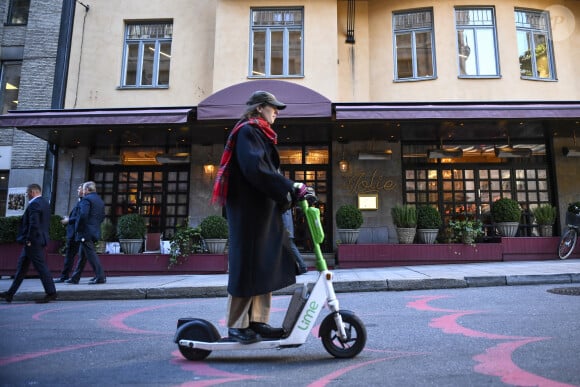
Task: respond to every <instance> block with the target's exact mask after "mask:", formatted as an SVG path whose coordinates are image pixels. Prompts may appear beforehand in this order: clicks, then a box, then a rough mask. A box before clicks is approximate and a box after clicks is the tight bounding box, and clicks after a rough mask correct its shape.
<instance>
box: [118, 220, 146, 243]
mask: <svg viewBox="0 0 580 387" xmlns="http://www.w3.org/2000/svg"><path fill="white" fill-rule="evenodd" d="M146 233H147V225H146V224H145V219H143V217H142V216H141V215H139V214H127V215H123V216H121V217H120V218H119V220H117V236H118V237H119V239H143V238H145V234H146Z"/></svg>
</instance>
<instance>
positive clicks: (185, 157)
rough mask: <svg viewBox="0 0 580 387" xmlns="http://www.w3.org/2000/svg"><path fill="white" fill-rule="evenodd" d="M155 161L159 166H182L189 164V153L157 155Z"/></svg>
mask: <svg viewBox="0 0 580 387" xmlns="http://www.w3.org/2000/svg"><path fill="white" fill-rule="evenodd" d="M155 160H156V161H157V162H158V163H161V164H184V163H189V153H187V152H182V153H159V154H158V155H157V156H155Z"/></svg>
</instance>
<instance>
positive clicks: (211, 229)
mask: <svg viewBox="0 0 580 387" xmlns="http://www.w3.org/2000/svg"><path fill="white" fill-rule="evenodd" d="M199 228H200V232H201V236H202V238H203V240H204V241H205V244H206V246H207V249H208V250H209V252H210V253H212V254H223V253H224V251H225V249H226V244H227V241H228V236H229V228H228V221H227V220H226V219H225V218H224V217H223V216H220V215H209V216H208V217H206V218H204V219H203V220H202V221H201V223H200V224H199Z"/></svg>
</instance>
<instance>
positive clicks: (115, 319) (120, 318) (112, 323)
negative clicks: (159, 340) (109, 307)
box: [102, 302, 189, 335]
mask: <svg viewBox="0 0 580 387" xmlns="http://www.w3.org/2000/svg"><path fill="white" fill-rule="evenodd" d="M188 303H189V302H175V303H172V304H164V305H155V306H150V307H147V308H139V309H133V310H129V311H127V312H123V313H119V314H116V315H113V316H112V317H110V318H108V319H107V320H105V321H104V322H103V323H102V324H103V325H104V326H105V327H111V328H114V329H116V330H118V331H121V332H124V333H135V334H157V335H161V334H164V335H166V334H168V333H167V332H155V331H148V330H144V329H137V328H132V327H130V326H128V325H127V324H125V320H126V319H128V318H129V317H131V316H134V315H137V314H139V313H144V312H149V311H152V310H156V309H161V308H168V307H173V306H175V305H179V304H188Z"/></svg>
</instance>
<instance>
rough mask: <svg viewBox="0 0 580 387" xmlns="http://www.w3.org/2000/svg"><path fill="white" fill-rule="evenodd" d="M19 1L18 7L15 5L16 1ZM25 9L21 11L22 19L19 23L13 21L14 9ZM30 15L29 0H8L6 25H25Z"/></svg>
mask: <svg viewBox="0 0 580 387" xmlns="http://www.w3.org/2000/svg"><path fill="white" fill-rule="evenodd" d="M17 1H18V2H20V3H23V4H20V5H19V6H18V7H16V6H15V3H16V2H17ZM15 9H16V10H22V9H26V11H25V12H23V13H22V16H23V19H24V21H23V22H21V23H16V22H14V11H15ZM29 15H30V0H10V2H9V3H8V12H7V14H6V23H5V25H7V26H25V25H28V17H29Z"/></svg>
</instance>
